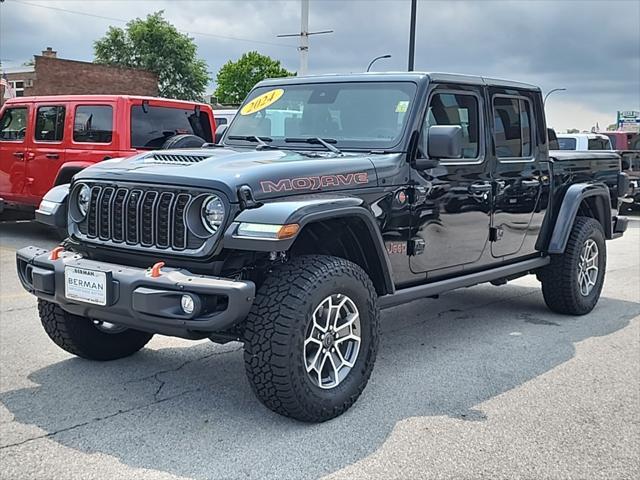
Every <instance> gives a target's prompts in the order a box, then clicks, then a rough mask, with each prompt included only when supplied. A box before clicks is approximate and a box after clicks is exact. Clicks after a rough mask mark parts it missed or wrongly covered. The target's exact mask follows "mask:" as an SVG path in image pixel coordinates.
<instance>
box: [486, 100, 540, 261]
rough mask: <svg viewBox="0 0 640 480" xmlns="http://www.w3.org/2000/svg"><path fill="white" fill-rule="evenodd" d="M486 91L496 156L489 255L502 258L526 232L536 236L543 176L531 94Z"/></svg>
mask: <svg viewBox="0 0 640 480" xmlns="http://www.w3.org/2000/svg"><path fill="white" fill-rule="evenodd" d="M490 94H491V98H492V116H493V128H494V143H495V157H496V159H495V171H494V173H493V181H494V212H493V232H494V233H493V235H494V241H493V242H491V254H492V256H493V257H495V258H501V257H505V256H508V255H514V254H516V253H519V252H520V251H521V249H522V247H523V244H524V242H525V238H526V236H527V235H528V234H531V235H533V236H537V230H538V229H539V227H540V219H539V218H537V217H541V215H538V216H535V215H534V214H535V212H536V210H539V206H538V204H539V202H540V192H541V191H542V185H541V182H543V181H544V178H545V177H544V175H543V174H542V173H541V170H540V163H539V158H537V157H538V155H540V152H539V151H538V148H537V145H538V142H536V141H535V138H534V132H536V128H535V125H536V119H535V116H534V109H533V105H534V100H535V99H534V98H533V97H532V96H531V94H530V93H520V92H518V91H513V90H507V89H502V88H492V89H490ZM534 217H535V220H536V221H534Z"/></svg>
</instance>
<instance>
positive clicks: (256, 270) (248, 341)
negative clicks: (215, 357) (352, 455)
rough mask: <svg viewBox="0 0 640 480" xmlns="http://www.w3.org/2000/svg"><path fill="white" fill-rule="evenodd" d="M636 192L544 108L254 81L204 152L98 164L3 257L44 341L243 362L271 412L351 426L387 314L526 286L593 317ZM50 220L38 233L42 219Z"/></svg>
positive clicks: (509, 94) (499, 85)
mask: <svg viewBox="0 0 640 480" xmlns="http://www.w3.org/2000/svg"><path fill="white" fill-rule="evenodd" d="M627 187H628V180H627V178H626V176H625V175H624V173H621V171H620V157H619V156H618V155H616V154H615V153H613V152H609V153H606V152H588V153H577V152H559V151H558V152H550V151H549V140H548V137H547V129H546V125H545V116H544V110H543V102H542V96H541V92H540V89H539V88H537V87H535V86H532V85H527V84H522V83H516V82H511V81H502V80H494V79H489V78H482V77H473V76H460V75H449V74H438V73H432V74H427V73H416V72H410V73H397V74H396V73H387V74H378V73H375V74H353V75H328V76H316V77H302V78H286V79H278V80H269V81H264V82H260V83H259V84H258V85H256V87H255V88H254V89H253V90H252V91H251V93H250V94H249V95H248V97H247V99H246V101H245V102H244V104H243V106H242V107H241V109H240V111H239V113H238V115H237V116H236V118H235V119H234V121H233V122H232V123H231V125H230V126H229V128H228V129H227V130H226V131H225V132H224V134H223V135H222V138H221V139H220V140H219V141H218V143H217V144H211V145H207V146H205V147H204V148H200V149H195V150H163V151H156V152H146V153H143V154H140V155H137V156H134V157H132V158H129V159H123V160H111V161H107V162H102V163H99V164H97V165H95V166H92V167H90V168H87V169H85V170H83V171H82V172H80V173H78V174H77V175H76V176H75V178H74V179H73V182H72V183H71V184H70V185H69V186H68V187H63V188H61V187H58V188H57V189H54V190H52V191H51V192H50V193H49V194H48V195H47V197H46V198H45V200H44V202H43V204H42V205H41V206H40V210H39V216H40V218H41V219H43V218H44V219H45V221H48V223H50V224H52V225H54V226H55V225H65V222H67V220H68V232H69V238H68V239H67V240H66V241H65V242H64V243H63V245H62V246H60V247H58V248H56V249H54V250H52V251H44V250H42V249H39V248H35V247H27V248H24V249H21V250H19V251H18V252H17V268H18V273H19V277H20V280H21V282H22V284H23V285H24V287H25V288H26V289H27V290H28V291H30V292H32V293H33V294H34V295H36V296H37V297H38V310H39V314H40V318H41V320H42V324H43V326H44V329H45V331H46V332H47V334H48V335H49V336H50V337H51V339H52V340H53V341H54V342H55V343H56V344H57V345H59V346H60V347H62V348H63V349H65V350H66V351H68V352H70V353H72V354H74V355H78V356H80V357H83V358H88V359H92V360H112V359H116V358H121V357H125V356H127V355H131V354H133V353H134V352H136V351H138V350H139V349H141V348H142V347H144V345H145V344H146V343H147V342H148V341H149V340H150V339H151V337H152V336H153V335H154V334H163V335H173V336H177V337H183V338H187V339H204V338H209V339H211V340H212V341H214V342H220V343H224V342H228V341H234V340H237V341H241V342H244V359H245V366H246V373H247V375H248V378H249V382H250V384H251V387H252V388H253V391H254V392H255V394H256V395H257V397H258V398H259V399H260V401H261V402H262V403H264V404H265V405H266V406H267V407H269V408H270V409H272V410H274V411H275V412H278V413H280V414H283V415H286V416H290V417H293V418H296V419H299V420H303V421H310V422H318V421H324V420H328V419H330V418H333V417H336V416H338V415H340V414H341V413H343V412H344V411H346V410H347V409H348V408H349V407H350V406H351V405H352V404H353V403H354V402H355V401H356V399H357V398H358V396H359V395H360V393H361V392H362V390H363V389H364V387H365V385H366V383H367V380H368V379H369V376H370V375H371V371H372V369H373V364H374V361H375V358H376V352H377V349H378V337H379V311H380V310H381V309H383V308H387V307H392V306H394V305H399V304H403V303H405V302H409V301H412V300H416V299H419V298H424V297H437V296H438V295H439V294H441V293H443V292H446V291H449V290H453V289H457V288H461V287H469V286H472V285H476V284H478V283H483V282H491V283H493V284H496V285H500V284H504V283H506V282H507V281H509V280H511V279H515V278H517V277H520V276H523V275H527V274H535V275H536V276H537V278H538V279H539V280H540V282H541V284H542V292H543V295H544V300H545V302H546V304H547V305H548V307H549V308H550V309H551V310H553V311H554V312H558V313H562V314H570V315H582V314H586V313H588V312H590V311H591V310H592V309H593V308H594V306H595V304H596V302H597V301H598V298H599V296H600V292H601V290H602V285H603V281H604V275H605V267H606V246H605V240H608V239H613V238H616V237H617V236H620V235H622V233H623V232H624V230H625V229H626V219H625V218H623V217H618V216H616V215H615V213H616V212H615V209H616V208H617V206H618V201H619V197H621V196H622V195H623V194H624V192H625V191H626V189H627ZM46 219H48V220H46Z"/></svg>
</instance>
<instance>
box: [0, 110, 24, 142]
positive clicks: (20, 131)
mask: <svg viewBox="0 0 640 480" xmlns="http://www.w3.org/2000/svg"><path fill="white" fill-rule="evenodd" d="M26 131H27V107H18V108H7V109H6V110H5V111H4V113H3V114H2V118H0V142H15V141H19V142H21V141H23V140H24V133H25V132H26Z"/></svg>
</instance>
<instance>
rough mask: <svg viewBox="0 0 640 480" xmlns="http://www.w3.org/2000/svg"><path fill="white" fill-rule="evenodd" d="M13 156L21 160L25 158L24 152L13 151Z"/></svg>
mask: <svg viewBox="0 0 640 480" xmlns="http://www.w3.org/2000/svg"><path fill="white" fill-rule="evenodd" d="M13 156H14V157H16V158H17V159H19V160H23V159H24V152H13Z"/></svg>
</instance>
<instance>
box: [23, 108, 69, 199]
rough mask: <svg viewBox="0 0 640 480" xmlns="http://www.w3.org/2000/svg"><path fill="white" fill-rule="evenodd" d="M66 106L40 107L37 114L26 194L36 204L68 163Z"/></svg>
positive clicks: (28, 163)
mask: <svg viewBox="0 0 640 480" xmlns="http://www.w3.org/2000/svg"><path fill="white" fill-rule="evenodd" d="M65 117H66V105H40V106H38V107H37V108H36V111H35V121H34V132H33V155H31V157H30V159H29V160H28V162H27V191H28V192H29V194H30V195H31V198H32V201H33V202H34V203H35V204H36V205H37V204H38V203H39V201H40V199H41V198H42V197H43V196H44V194H45V193H47V192H48V191H49V190H50V189H51V187H53V184H54V181H55V178H56V175H57V174H58V170H60V167H61V166H62V165H63V164H64V161H65V148H64V143H63V142H64V140H65V131H66V130H67V129H66V128H65Z"/></svg>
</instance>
